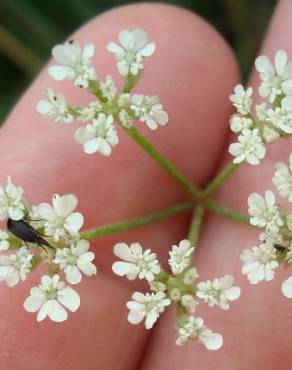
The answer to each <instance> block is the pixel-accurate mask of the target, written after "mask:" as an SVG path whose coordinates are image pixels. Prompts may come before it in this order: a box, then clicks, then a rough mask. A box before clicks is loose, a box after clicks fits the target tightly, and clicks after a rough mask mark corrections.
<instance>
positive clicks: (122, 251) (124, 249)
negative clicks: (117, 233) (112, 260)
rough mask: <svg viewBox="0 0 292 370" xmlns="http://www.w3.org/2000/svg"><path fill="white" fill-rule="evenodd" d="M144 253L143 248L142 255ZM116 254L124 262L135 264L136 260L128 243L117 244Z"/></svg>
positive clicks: (115, 247)
mask: <svg viewBox="0 0 292 370" xmlns="http://www.w3.org/2000/svg"><path fill="white" fill-rule="evenodd" d="M133 244H134V243H133ZM141 252H142V248H141V249H140V253H139V254H141ZM114 254H115V255H116V256H117V257H120V258H121V259H122V260H125V261H128V262H135V261H136V259H135V258H134V257H133V255H132V253H131V250H130V248H129V246H128V245H127V244H126V243H117V244H116V245H115V246H114Z"/></svg>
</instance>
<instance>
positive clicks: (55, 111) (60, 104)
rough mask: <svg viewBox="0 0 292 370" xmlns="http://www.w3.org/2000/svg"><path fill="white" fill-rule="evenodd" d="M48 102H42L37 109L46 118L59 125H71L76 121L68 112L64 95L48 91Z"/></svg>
mask: <svg viewBox="0 0 292 370" xmlns="http://www.w3.org/2000/svg"><path fill="white" fill-rule="evenodd" d="M47 94H48V98H49V101H48V100H40V101H39V102H38V103H37V106H36V109H37V111H38V112H39V113H41V114H42V115H43V116H44V118H46V119H52V120H54V121H55V122H57V123H64V124H67V123H71V122H73V121H74V116H73V114H71V113H70V111H69V110H68V106H67V104H66V101H65V98H64V96H63V95H62V94H55V93H54V92H53V90H51V89H47Z"/></svg>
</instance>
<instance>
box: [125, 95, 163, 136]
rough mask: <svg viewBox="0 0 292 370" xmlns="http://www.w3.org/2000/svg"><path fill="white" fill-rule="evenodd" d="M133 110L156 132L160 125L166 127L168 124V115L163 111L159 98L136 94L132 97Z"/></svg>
mask: <svg viewBox="0 0 292 370" xmlns="http://www.w3.org/2000/svg"><path fill="white" fill-rule="evenodd" d="M131 109H132V110H133V112H134V114H135V116H136V117H137V118H139V120H140V121H141V122H146V125H147V126H148V127H149V128H150V129H151V130H156V129H157V128H158V125H161V126H164V125H166V124H167V122H168V114H167V113H166V112H165V111H164V110H163V106H162V104H160V101H159V98H158V96H148V95H137V94H135V95H133V96H132V104H131Z"/></svg>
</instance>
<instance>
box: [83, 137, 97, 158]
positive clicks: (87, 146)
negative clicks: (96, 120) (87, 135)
mask: <svg viewBox="0 0 292 370" xmlns="http://www.w3.org/2000/svg"><path fill="white" fill-rule="evenodd" d="M99 144H100V138H93V139H91V140H88V141H86V142H85V143H84V152H85V153H87V154H93V153H96V152H97V151H98V148H99Z"/></svg>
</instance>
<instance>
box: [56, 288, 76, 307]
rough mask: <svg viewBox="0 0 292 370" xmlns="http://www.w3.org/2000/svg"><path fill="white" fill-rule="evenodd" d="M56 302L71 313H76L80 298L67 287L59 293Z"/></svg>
mask: <svg viewBox="0 0 292 370" xmlns="http://www.w3.org/2000/svg"><path fill="white" fill-rule="evenodd" d="M58 301H59V302H61V303H62V305H63V306H65V307H66V308H68V310H69V311H71V312H75V311H77V310H78V308H79V306H80V297H79V295H78V293H77V292H75V290H73V289H71V288H69V287H66V288H64V289H63V290H61V291H60V292H59V294H58Z"/></svg>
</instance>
